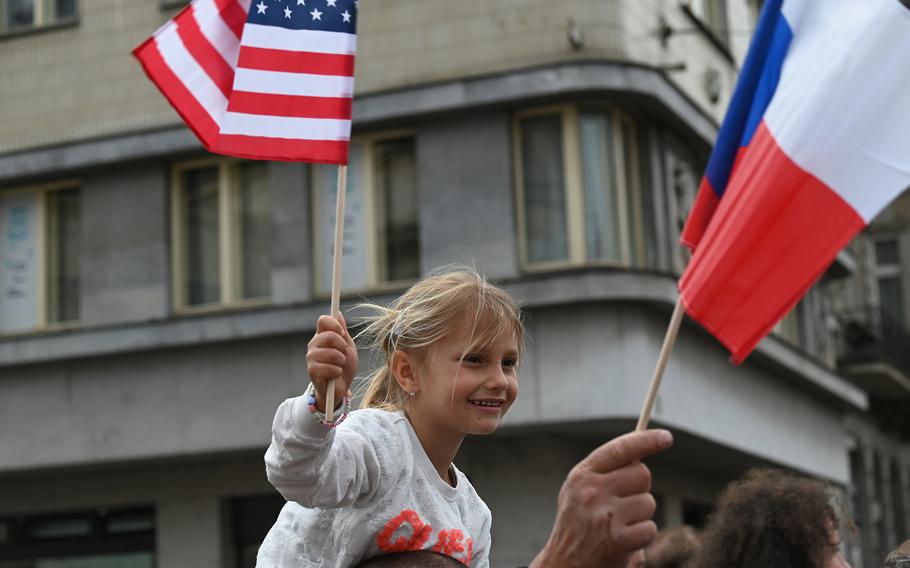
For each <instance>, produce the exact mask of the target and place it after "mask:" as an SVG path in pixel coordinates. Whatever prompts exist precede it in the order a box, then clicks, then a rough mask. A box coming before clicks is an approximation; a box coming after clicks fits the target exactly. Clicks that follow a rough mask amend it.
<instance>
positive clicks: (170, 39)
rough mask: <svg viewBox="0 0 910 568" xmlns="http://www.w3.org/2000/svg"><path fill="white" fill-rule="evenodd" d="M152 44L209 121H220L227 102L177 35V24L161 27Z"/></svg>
mask: <svg viewBox="0 0 910 568" xmlns="http://www.w3.org/2000/svg"><path fill="white" fill-rule="evenodd" d="M155 43H156V45H157V46H158V51H159V53H161V57H162V59H164V62H165V63H166V64H167V66H168V67H169V68H170V69H171V72H173V73H174V75H176V76H177V79H179V80H180V82H181V83H183V85H184V86H185V87H186V88H187V90H189V92H190V93H192V94H193V96H194V97H195V98H196V100H197V101H198V102H199V104H200V105H202V108H204V109H205V111H206V112H207V113H208V114H209V116H210V117H212V120H214V121H215V122H216V123H220V122H221V119H222V117H223V116H224V113H225V111H227V105H228V101H227V99H226V98H225V97H224V94H222V92H221V91H220V90H219V89H218V87H217V86H216V85H215V83H214V82H213V81H212V80H211V78H209V76H208V75H207V74H206V73H205V71H204V70H203V69H202V67H200V66H199V63H197V62H196V60H195V59H193V57H192V56H191V55H190V52H189V51H187V49H186V46H185V45H183V41H182V40H181V39H180V36H179V35H177V26H172V27H170V28H169V29H166V30H163V31H162V32H161V33H160V34H159V35H158V36H156V37H155Z"/></svg>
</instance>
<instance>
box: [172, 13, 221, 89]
mask: <svg viewBox="0 0 910 568" xmlns="http://www.w3.org/2000/svg"><path fill="white" fill-rule="evenodd" d="M174 20H175V22H176V23H177V33H178V34H179V35H180V39H181V40H183V45H185V46H186V49H187V51H189V52H190V55H191V56H192V57H193V59H195V60H196V62H197V63H199V66H200V67H202V69H203V70H204V71H205V73H206V75H208V76H209V78H211V79H212V82H213V83H215V85H216V86H217V87H218V90H219V91H221V92H222V93H223V94H224V97H225V98H228V97H230V96H231V89H232V88H233V85H234V70H233V69H231V66H230V65H228V63H227V61H225V60H224V58H223V57H221V54H220V53H218V50H217V49H215V48H214V47H212V44H211V43H209V40H208V39H206V37H205V36H204V35H202V32H201V31H200V30H199V24H198V23H197V22H196V18H195V17H193V10H191V9H190V10H186V11H184V12H181V13H180V15H178V16H177V17H176V18H174Z"/></svg>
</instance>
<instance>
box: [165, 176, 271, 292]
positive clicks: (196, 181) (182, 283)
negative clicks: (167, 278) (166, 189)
mask: <svg viewBox="0 0 910 568" xmlns="http://www.w3.org/2000/svg"><path fill="white" fill-rule="evenodd" d="M171 205H172V238H173V243H174V249H173V273H174V284H173V286H174V305H175V308H176V309H177V310H186V309H193V308H199V307H212V306H223V305H231V304H244V303H249V302H255V301H261V300H262V299H264V298H268V297H269V296H270V295H271V264H272V261H271V242H270V239H271V231H270V222H269V195H268V164H267V163H265V162H243V161H238V160H224V159H216V160H205V161H200V162H194V163H189V164H182V165H179V166H177V167H176V168H175V169H174V174H173V193H172V201H171Z"/></svg>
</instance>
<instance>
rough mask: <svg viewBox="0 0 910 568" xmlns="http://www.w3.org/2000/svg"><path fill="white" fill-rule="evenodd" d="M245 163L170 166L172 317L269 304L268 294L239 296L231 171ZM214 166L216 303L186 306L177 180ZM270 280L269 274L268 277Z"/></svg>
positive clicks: (213, 161)
mask: <svg viewBox="0 0 910 568" xmlns="http://www.w3.org/2000/svg"><path fill="white" fill-rule="evenodd" d="M246 162H248V160H241V159H239V158H224V157H217V156H210V157H206V158H199V159H196V160H187V161H183V162H179V163H176V164H173V165H172V166H171V188H170V192H169V193H170V202H171V203H170V225H171V230H170V238H171V242H170V247H169V249H170V255H171V309H172V310H173V313H174V314H175V315H178V316H179V315H193V314H202V313H211V312H219V311H225V310H233V309H238V308H240V309H242V308H255V307H262V306H267V305H270V304H271V302H272V296H271V294H270V295H269V296H263V297H259V298H242V297H240V289H241V288H242V285H241V283H240V278H241V270H242V269H243V266H242V264H243V263H242V260H241V259H240V256H241V254H242V253H241V251H240V250H239V249H240V248H241V247H240V246H238V243H239V238H238V235H237V232H236V231H234V230H233V229H234V228H235V227H234V225H235V223H236V221H235V219H234V215H233V213H234V209H233V205H234V200H235V199H236V195H235V194H236V193H237V191H238V190H239V186H238V180H237V175H236V173H235V171H234V170H235V169H236V168H237V167H238V166H239V165H241V164H244V163H246ZM212 166H215V167H217V168H218V260H219V262H218V281H219V288H220V290H219V292H220V294H219V301H218V302H212V303H208V304H199V305H195V306H192V305H188V304H187V298H186V290H185V288H184V285H185V284H186V277H187V274H186V273H185V270H184V265H185V260H186V248H187V247H186V232H185V230H184V227H183V224H182V223H181V219H182V217H183V213H184V208H183V202H182V200H181V192H182V191H183V189H184V188H183V187H182V183H181V178H182V175H183V173H184V172H187V171H189V170H195V169H202V168H207V167H212ZM269 277H270V278H271V274H270V275H269Z"/></svg>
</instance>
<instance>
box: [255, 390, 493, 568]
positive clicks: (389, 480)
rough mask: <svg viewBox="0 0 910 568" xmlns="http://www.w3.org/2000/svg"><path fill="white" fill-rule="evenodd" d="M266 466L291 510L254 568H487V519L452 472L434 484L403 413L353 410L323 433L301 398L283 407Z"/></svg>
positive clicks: (489, 518)
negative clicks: (402, 554)
mask: <svg viewBox="0 0 910 568" xmlns="http://www.w3.org/2000/svg"><path fill="white" fill-rule="evenodd" d="M265 464H266V473H267V475H268V478H269V481H271V482H272V485H274V486H275V488H276V489H278V491H279V492H280V493H281V494H282V495H283V496H284V498H285V499H287V500H288V502H287V503H286V504H285V505H284V508H283V509H282V510H281V513H280V514H279V515H278V520H276V521H275V525H274V526H273V527H272V529H271V530H270V531H269V534H268V535H267V536H266V537H265V541H263V543H262V546H261V547H260V548H259V555H258V557H257V562H256V566H257V567H258V568H273V567H274V568H303V567H309V566H324V567H329V566H332V567H336V566H337V567H342V566H343V567H348V566H356V565H357V564H358V563H360V562H361V561H363V560H365V559H367V558H371V557H373V556H377V555H381V554H385V553H389V552H397V551H402V550H435V551H437V552H441V553H443V554H446V555H447V556H450V557H452V558H455V559H456V560H459V561H460V562H462V563H463V564H465V565H466V566H471V567H488V566H489V565H490V563H489V554H490V524H491V522H492V515H491V513H490V509H489V508H488V507H487V506H486V504H485V503H484V502H483V501H482V500H481V499H480V497H478V495H477V493H476V492H475V491H474V488H473V487H472V486H471V484H470V483H469V482H468V480H467V478H466V477H465V476H464V474H463V473H461V472H460V471H458V469H456V468H455V466H454V465H453V466H452V471H453V472H454V474H455V479H456V486H455V487H452V486H450V485H449V484H448V483H446V482H445V481H443V480H442V478H440V477H439V474H438V473H437V472H436V469H435V468H434V467H433V464H432V463H431V462H430V458H429V457H427V454H426V452H424V450H423V446H421V445H420V441H419V440H418V439H417V434H416V433H415V432H414V429H413V428H412V427H411V424H410V422H408V419H407V418H406V417H405V416H404V413H401V412H397V413H393V412H387V411H384V410H377V409H363V410H356V411H354V412H352V413H351V414H350V415H349V416H348V417H347V419H346V420H345V421H344V422H342V423H341V424H340V425H339V426H338V427H337V428H334V429H328V428H326V427H325V426H323V425H322V424H320V423H319V422H317V421H315V420H313V418H312V417H311V416H310V413H309V409H308V408H307V402H306V397H303V396H302V397H298V398H292V399H288V400H286V401H284V402H283V403H281V406H279V407H278V412H277V413H276V414H275V422H274V423H273V425H272V443H271V445H270V446H269V449H268V450H267V451H266V453H265Z"/></svg>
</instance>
